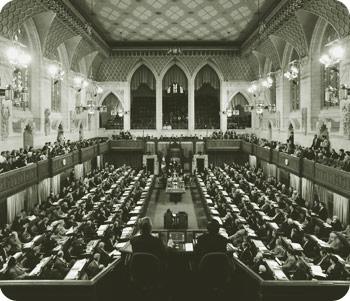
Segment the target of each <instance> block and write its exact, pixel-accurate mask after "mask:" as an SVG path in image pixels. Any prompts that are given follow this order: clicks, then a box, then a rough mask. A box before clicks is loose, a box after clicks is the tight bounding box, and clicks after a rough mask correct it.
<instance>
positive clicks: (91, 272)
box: [86, 260, 101, 279]
mask: <svg viewBox="0 0 350 301" xmlns="http://www.w3.org/2000/svg"><path fill="white" fill-rule="evenodd" d="M100 271H101V269H100V267H99V265H98V263H97V262H96V261H95V260H93V261H91V262H90V263H89V265H88V267H87V269H86V273H87V275H88V277H89V279H91V278H94V277H95V276H96V275H97V274H98V273H99V272H100Z"/></svg>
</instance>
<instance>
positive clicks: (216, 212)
mask: <svg viewBox="0 0 350 301" xmlns="http://www.w3.org/2000/svg"><path fill="white" fill-rule="evenodd" d="M210 212H211V214H213V215H217V216H220V214H219V211H217V210H216V209H210Z"/></svg>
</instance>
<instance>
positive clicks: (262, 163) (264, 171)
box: [260, 160, 268, 177]
mask: <svg viewBox="0 0 350 301" xmlns="http://www.w3.org/2000/svg"><path fill="white" fill-rule="evenodd" d="M260 164H261V170H262V171H263V173H264V175H265V177H267V176H268V173H267V162H265V161H262V160H261V161H260Z"/></svg>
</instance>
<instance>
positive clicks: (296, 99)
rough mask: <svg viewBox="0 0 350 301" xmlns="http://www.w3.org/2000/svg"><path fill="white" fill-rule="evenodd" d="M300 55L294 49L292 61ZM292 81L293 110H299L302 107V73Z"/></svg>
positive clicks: (296, 59) (291, 97) (291, 99)
mask: <svg viewBox="0 0 350 301" xmlns="http://www.w3.org/2000/svg"><path fill="white" fill-rule="evenodd" d="M298 60H299V55H298V53H297V52H296V51H295V49H294V50H293V53H292V58H291V62H293V61H298ZM289 82H290V102H291V110H292V111H298V110H299V109H300V73H299V75H298V76H297V77H296V78H293V79H292V80H290V81H289Z"/></svg>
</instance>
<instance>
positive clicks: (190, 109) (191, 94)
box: [188, 78, 195, 133]
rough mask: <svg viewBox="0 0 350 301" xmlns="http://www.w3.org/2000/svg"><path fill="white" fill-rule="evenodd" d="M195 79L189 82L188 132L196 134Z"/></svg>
mask: <svg viewBox="0 0 350 301" xmlns="http://www.w3.org/2000/svg"><path fill="white" fill-rule="evenodd" d="M194 118H195V116H194V78H191V79H190V80H189V81H188V130H189V131H190V133H193V132H194Z"/></svg>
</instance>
